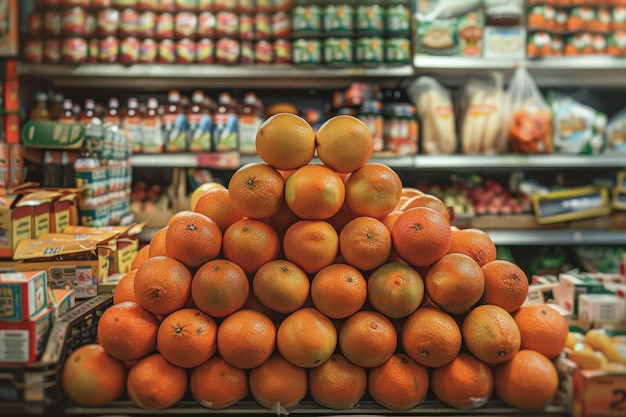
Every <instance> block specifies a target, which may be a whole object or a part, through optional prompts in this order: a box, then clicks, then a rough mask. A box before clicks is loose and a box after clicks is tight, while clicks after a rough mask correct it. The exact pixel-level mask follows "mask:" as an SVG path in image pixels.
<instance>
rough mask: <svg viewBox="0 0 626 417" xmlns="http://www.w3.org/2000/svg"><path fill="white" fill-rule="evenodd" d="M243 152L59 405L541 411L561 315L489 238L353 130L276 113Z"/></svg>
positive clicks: (139, 267) (140, 272)
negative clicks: (242, 161) (491, 404)
mask: <svg viewBox="0 0 626 417" xmlns="http://www.w3.org/2000/svg"><path fill="white" fill-rule="evenodd" d="M256 146H257V152H258V154H259V156H260V158H261V160H262V162H258V163H250V164H248V165H245V166H242V167H241V168H239V169H238V170H236V171H235V172H234V173H233V175H232V177H231V179H230V182H229V184H228V187H224V186H221V185H219V184H214V186H213V187H207V190H205V192H204V193H203V194H202V195H201V196H200V197H199V198H198V199H197V201H194V207H193V208H192V209H191V210H189V211H183V212H179V213H177V214H176V215H174V216H173V217H172V218H171V219H170V221H169V223H168V225H167V226H166V227H164V228H162V229H161V230H159V231H158V232H157V233H156V234H155V235H154V236H153V238H152V239H151V241H150V244H149V245H148V246H146V247H144V248H143V249H142V250H141V251H140V252H139V253H138V255H137V257H136V258H135V261H134V262H133V269H132V271H131V272H129V273H127V274H126V275H124V277H123V278H122V279H121V281H120V282H119V285H118V287H117V289H116V290H115V292H114V296H113V302H114V304H113V306H111V307H110V308H108V309H107V310H106V311H105V312H104V313H103V314H102V316H101V318H100V320H99V322H98V329H97V343H91V344H88V345H84V346H82V347H80V348H78V349H76V350H74V351H73V352H72V353H71V354H70V356H69V357H68V358H67V360H66V362H65V363H64V367H63V372H62V375H61V379H62V386H63V389H64V392H65V394H66V395H67V396H68V398H69V399H70V400H72V401H74V402H76V403H78V404H82V405H87V406H104V405H107V404H109V403H111V402H112V401H115V400H118V399H120V398H129V399H130V400H131V401H132V403H133V404H135V405H136V406H137V407H140V408H142V409H149V410H159V409H165V408H169V407H173V406H175V405H176V404H177V403H179V402H181V401H183V400H185V401H196V402H197V403H198V404H199V406H202V407H206V408H209V409H224V408H227V407H231V406H233V405H235V404H236V403H238V402H240V401H242V400H244V399H247V400H253V401H256V402H257V403H258V404H259V406H260V407H265V408H268V409H272V410H275V411H276V412H277V413H286V412H288V411H290V410H293V409H294V408H296V407H298V405H299V404H300V403H301V402H302V401H303V399H305V398H306V400H307V401H314V402H315V403H317V404H319V406H320V407H325V408H329V409H335V410H341V409H350V408H353V407H355V406H357V405H358V404H359V402H360V401H362V400H363V401H366V400H367V401H370V402H375V403H377V404H378V405H379V406H380V407H384V408H386V409H389V410H394V411H402V410H404V411H406V410H411V409H416V410H418V409H419V405H420V404H421V403H422V402H423V401H425V399H427V398H430V399H437V400H439V401H441V402H442V403H444V404H446V405H447V406H449V407H454V408H457V409H475V408H479V407H482V406H484V405H485V404H487V402H488V401H490V400H496V401H502V402H504V403H506V404H507V405H509V406H511V407H514V408H520V409H527V410H538V409H543V408H544V407H546V406H547V405H548V404H549V403H551V401H552V400H553V397H554V396H555V394H556V393H557V387H558V373H557V370H556V368H555V365H554V359H555V358H557V357H558V356H559V355H560V354H561V352H562V350H563V347H564V346H565V343H566V339H567V333H568V328H567V324H566V322H565V320H564V319H563V317H561V316H560V315H559V314H558V313H557V312H556V311H555V310H553V309H552V308H550V307H549V306H547V305H545V304H525V301H526V298H527V294H528V279H527V277H526V275H525V274H524V272H523V271H522V270H521V269H520V268H519V267H518V266H516V265H515V264H513V263H511V262H507V261H504V260H497V259H496V247H495V245H494V243H493V241H492V240H491V239H490V237H489V235H488V234H487V233H485V232H483V231H481V230H477V229H464V230H460V229H457V228H455V227H453V226H451V224H450V220H451V218H450V213H449V211H448V209H447V207H445V205H444V204H443V203H442V202H441V201H440V200H438V199H437V198H435V197H434V196H432V195H428V194H423V193H421V192H419V191H418V190H416V189H414V188H410V187H404V186H403V184H402V181H401V179H400V177H399V176H398V174H397V173H396V172H395V171H394V170H392V169H391V168H389V167H388V166H386V165H384V164H380V163H373V162H370V158H371V156H372V136H371V133H370V131H369V129H368V127H367V126H366V125H365V124H364V123H362V122H361V121H360V120H359V119H357V118H354V117H351V116H345V115H342V116H336V117H333V118H331V119H329V120H328V121H327V122H326V123H325V124H324V125H322V126H321V127H320V128H319V129H318V131H317V132H315V131H314V130H313V129H312V128H311V126H310V125H308V124H307V123H306V122H305V121H304V120H303V119H302V118H300V117H298V116H296V115H292V114H277V115H275V116H273V117H271V118H269V119H268V120H267V121H266V122H265V123H264V124H263V125H262V126H261V127H260V128H259V130H258V133H257V138H256ZM315 156H317V158H318V159H319V162H314V157H315ZM416 407H417V408H416Z"/></svg>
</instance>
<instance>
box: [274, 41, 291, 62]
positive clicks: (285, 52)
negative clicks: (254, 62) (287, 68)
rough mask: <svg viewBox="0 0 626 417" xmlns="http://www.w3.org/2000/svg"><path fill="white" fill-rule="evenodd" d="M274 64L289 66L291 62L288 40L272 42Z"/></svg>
mask: <svg viewBox="0 0 626 417" xmlns="http://www.w3.org/2000/svg"><path fill="white" fill-rule="evenodd" d="M274 62H276V63H277V64H291V63H292V62H293V56H292V52H291V41H290V40H287V39H276V40H275V41H274Z"/></svg>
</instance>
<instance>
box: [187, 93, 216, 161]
mask: <svg viewBox="0 0 626 417" xmlns="http://www.w3.org/2000/svg"><path fill="white" fill-rule="evenodd" d="M205 102H206V100H205V97H204V93H202V91H200V90H196V91H194V92H193V93H192V95H191V105H190V106H189V110H188V111H187V123H188V128H189V129H188V130H187V132H188V137H189V150H190V151H191V152H205V151H210V150H211V130H212V128H213V116H212V114H211V110H210V109H209V107H208V106H207V105H206V104H205Z"/></svg>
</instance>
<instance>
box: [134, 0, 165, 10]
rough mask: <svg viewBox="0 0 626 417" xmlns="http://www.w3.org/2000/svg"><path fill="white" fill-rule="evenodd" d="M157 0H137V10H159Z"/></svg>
mask: <svg viewBox="0 0 626 417" xmlns="http://www.w3.org/2000/svg"><path fill="white" fill-rule="evenodd" d="M159 3H160V2H159V0H138V1H137V10H139V11H140V12H156V11H158V10H159V7H160V4H159Z"/></svg>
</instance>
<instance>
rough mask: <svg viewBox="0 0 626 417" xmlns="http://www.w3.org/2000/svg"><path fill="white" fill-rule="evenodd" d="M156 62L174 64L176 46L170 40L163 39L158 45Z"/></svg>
mask: <svg viewBox="0 0 626 417" xmlns="http://www.w3.org/2000/svg"><path fill="white" fill-rule="evenodd" d="M157 61H158V62H159V63H161V64H173V63H174V62H176V44H175V43H174V41H173V40H171V39H163V40H161V41H160V42H159V44H158V53H157Z"/></svg>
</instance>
